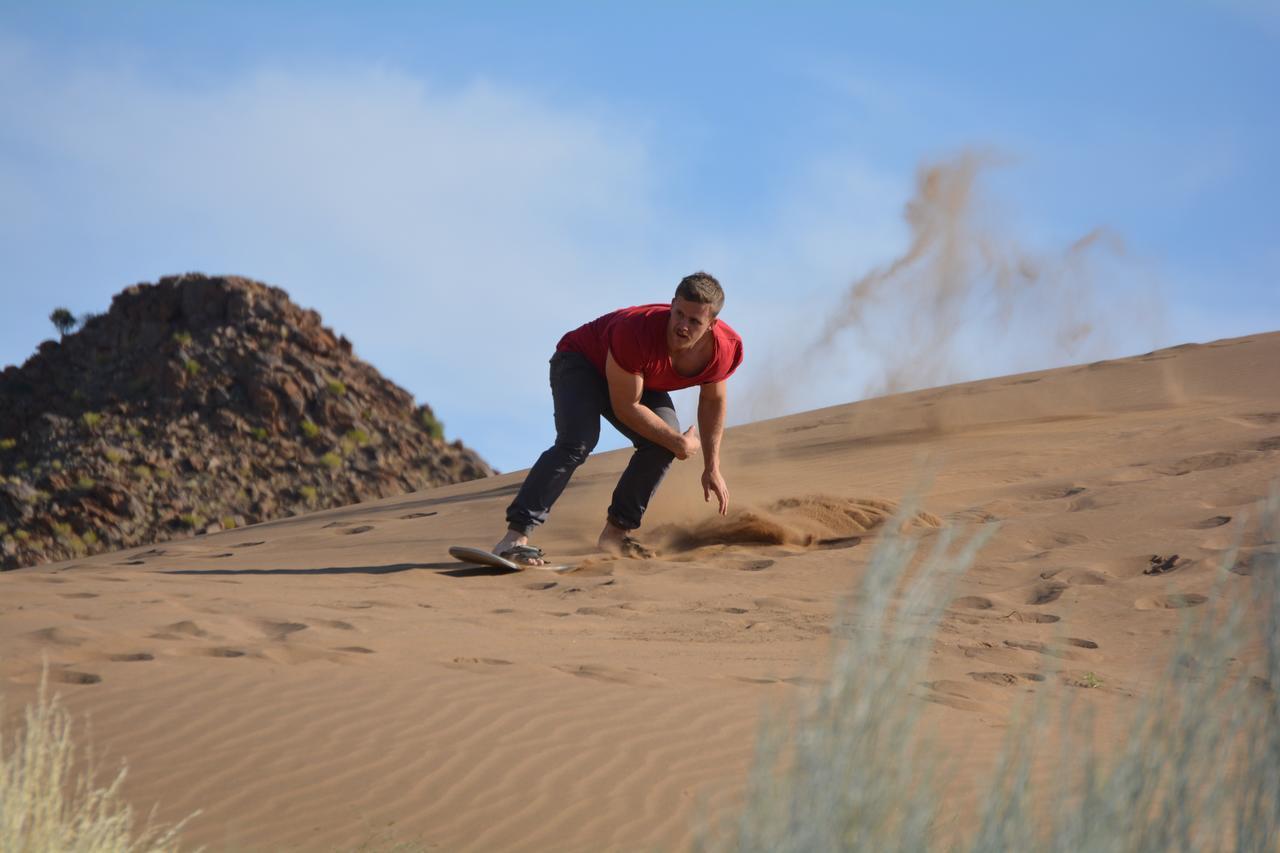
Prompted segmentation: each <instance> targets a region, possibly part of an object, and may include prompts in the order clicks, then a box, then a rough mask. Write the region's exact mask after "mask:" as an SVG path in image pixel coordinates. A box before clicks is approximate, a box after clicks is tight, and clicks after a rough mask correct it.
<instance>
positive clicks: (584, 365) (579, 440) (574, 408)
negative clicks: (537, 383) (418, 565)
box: [507, 352, 680, 535]
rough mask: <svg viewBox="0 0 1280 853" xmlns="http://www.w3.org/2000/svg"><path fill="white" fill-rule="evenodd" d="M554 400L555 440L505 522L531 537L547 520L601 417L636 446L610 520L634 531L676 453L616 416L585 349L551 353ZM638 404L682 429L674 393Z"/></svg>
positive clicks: (649, 396)
mask: <svg viewBox="0 0 1280 853" xmlns="http://www.w3.org/2000/svg"><path fill="white" fill-rule="evenodd" d="M551 399H552V401H553V402H554V403H555V412H556V443H555V444H554V445H552V446H551V447H550V449H548V450H547V451H546V452H545V453H543V454H542V455H541V456H539V457H538V461H537V462H535V463H533V467H532V468H531V469H529V475H528V476H527V477H525V480H524V485H523V486H521V487H520V492H519V494H517V495H516V499H515V500H514V501H512V502H511V506H509V507H507V526H508V527H509V528H510V529H512V530H514V531H517V532H519V533H523V534H526V535H527V534H528V533H529V531H531V530H532V529H533V528H534V527H536V526H538V525H539V524H542V523H543V522H544V521H546V520H547V515H548V514H549V513H550V512H551V505H552V504H554V503H555V502H556V499H557V498H559V497H560V493H561V492H563V491H564V487H565V486H567V485H568V484H569V478H570V477H572V476H573V472H574V471H575V470H577V468H578V466H579V465H581V464H582V463H583V462H585V461H586V460H587V456H588V455H590V453H591V451H592V450H594V449H595V446H596V442H597V441H599V439H600V417H601V415H603V416H604V417H606V418H608V420H609V423H611V424H613V425H614V426H615V427H617V428H618V432H620V433H622V434H623V435H625V436H626V437H627V438H629V439H630V440H631V442H632V444H634V445H635V447H636V450H635V453H633V454H632V456H631V461H630V462H628V463H627V470H625V471H623V472H622V477H621V479H619V480H618V486H617V488H615V489H614V490H613V503H612V504H610V506H609V520H610V521H611V522H613V523H614V524H616V525H617V526H618V527H621V528H622V529H623V530H635V529H636V528H637V527H639V526H640V519H641V517H642V516H643V515H644V511H645V508H646V507H647V506H648V505H649V500H650V498H652V497H653V493H654V492H656V491H657V490H658V484H659V483H661V482H662V478H663V476H665V475H666V473H667V469H668V468H670V467H671V460H673V459H674V458H675V454H673V453H672V452H671V451H670V450H667V449H666V448H665V447H662V446H661V445H658V444H654V443H653V442H652V441H650V440H649V439H647V438H644V437H642V436H641V435H639V434H638V433H636V432H635V430H633V429H631V428H630V427H628V426H626V425H624V424H623V423H622V421H620V420H618V418H617V416H616V415H614V413H613V407H612V406H611V405H610V404H609V384H608V382H606V381H605V378H604V377H603V376H601V375H600V371H598V370H596V368H595V366H594V365H592V363H591V362H590V361H589V360H588V359H587V357H586V356H584V355H582V354H581V353H576V352H557V353H556V354H555V355H553V356H552V357H551ZM640 404H641V405H643V406H647V407H648V408H649V409H651V410H652V411H653V413H654V414H656V415H657V416H658V417H660V418H662V420H663V421H665V422H666V423H667V425H668V426H670V427H671V428H672V429H674V430H676V431H677V432H678V431H679V429H680V422H679V421H677V420H676V409H675V406H674V405H673V404H672V402H671V395H669V394H667V393H666V392H663V391H645V392H644V393H643V394H642V395H641V396H640Z"/></svg>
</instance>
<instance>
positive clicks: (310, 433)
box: [302, 418, 320, 438]
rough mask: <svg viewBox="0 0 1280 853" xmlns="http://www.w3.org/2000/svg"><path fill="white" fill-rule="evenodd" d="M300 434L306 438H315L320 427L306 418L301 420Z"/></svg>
mask: <svg viewBox="0 0 1280 853" xmlns="http://www.w3.org/2000/svg"><path fill="white" fill-rule="evenodd" d="M302 434H303V435H305V436H306V437H307V438H315V437H316V436H317V435H319V434H320V427H318V426H316V425H315V423H314V422H313V421H312V420H311V419H310V418H308V419H306V420H304V421H303V422H302Z"/></svg>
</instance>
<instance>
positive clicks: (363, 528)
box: [341, 524, 373, 536]
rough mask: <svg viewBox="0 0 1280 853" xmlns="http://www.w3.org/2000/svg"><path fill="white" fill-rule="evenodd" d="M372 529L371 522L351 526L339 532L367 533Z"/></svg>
mask: <svg viewBox="0 0 1280 853" xmlns="http://www.w3.org/2000/svg"><path fill="white" fill-rule="evenodd" d="M372 529H373V525H372V524H362V525H360V526H359V527H353V528H351V529H350V530H343V531H341V533H342V535H343V536H355V535H356V534H358V533H368V532H369V531H370V530H372Z"/></svg>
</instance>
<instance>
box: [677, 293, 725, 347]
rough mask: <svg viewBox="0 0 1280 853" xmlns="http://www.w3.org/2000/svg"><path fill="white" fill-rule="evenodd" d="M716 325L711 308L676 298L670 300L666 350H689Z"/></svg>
mask: <svg viewBox="0 0 1280 853" xmlns="http://www.w3.org/2000/svg"><path fill="white" fill-rule="evenodd" d="M715 323H716V318H715V316H714V315H713V314H712V313H711V306H710V305H707V304H705V303H702V302H690V301H689V300H688V299H682V298H681V297H679V296H677V297H676V298H675V299H672V300H671V322H670V323H668V324H667V348H668V349H670V350H671V352H673V353H675V352H680V351H682V350H687V349H689V348H691V347H692V346H693V345H694V344H696V343H697V342H698V341H700V340H702V336H703V335H705V334H706V333H707V331H708V330H709V329H710V328H711V327H712V326H714V325H715Z"/></svg>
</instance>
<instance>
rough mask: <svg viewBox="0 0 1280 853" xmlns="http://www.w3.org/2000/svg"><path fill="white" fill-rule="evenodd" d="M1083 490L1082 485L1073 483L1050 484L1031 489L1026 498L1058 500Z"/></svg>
mask: <svg viewBox="0 0 1280 853" xmlns="http://www.w3.org/2000/svg"><path fill="white" fill-rule="evenodd" d="M1084 491H1085V487H1084V486H1077V485H1075V484H1071V485H1064V486H1051V487H1049V488H1040V489H1036V490H1034V491H1032V492H1031V493H1030V494H1028V495H1027V500H1032V501H1058V500H1062V499H1063V498H1071V497H1075V496H1076V495H1079V494H1082V493H1083V492H1084Z"/></svg>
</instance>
